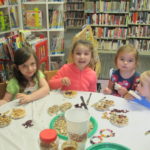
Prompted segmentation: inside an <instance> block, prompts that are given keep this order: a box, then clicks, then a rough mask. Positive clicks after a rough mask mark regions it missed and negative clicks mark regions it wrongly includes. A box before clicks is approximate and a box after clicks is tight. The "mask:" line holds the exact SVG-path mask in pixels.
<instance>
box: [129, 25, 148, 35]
mask: <svg viewBox="0 0 150 150" xmlns="http://www.w3.org/2000/svg"><path fill="white" fill-rule="evenodd" d="M128 35H129V36H133V37H150V26H130V27H129V28H128Z"/></svg>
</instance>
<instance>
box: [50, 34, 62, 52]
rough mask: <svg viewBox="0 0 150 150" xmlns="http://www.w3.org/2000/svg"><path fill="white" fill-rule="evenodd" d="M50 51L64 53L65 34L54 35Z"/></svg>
mask: <svg viewBox="0 0 150 150" xmlns="http://www.w3.org/2000/svg"><path fill="white" fill-rule="evenodd" d="M50 53H51V54H62V53H64V36H63V35H59V36H53V37H51V39H50Z"/></svg>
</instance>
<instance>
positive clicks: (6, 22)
mask: <svg viewBox="0 0 150 150" xmlns="http://www.w3.org/2000/svg"><path fill="white" fill-rule="evenodd" d="M18 14H19V1H18V0H4V1H2V2H1V3H0V36H2V35H4V34H9V33H10V32H13V31H16V30H17V29H19V27H20V21H19V15H18Z"/></svg>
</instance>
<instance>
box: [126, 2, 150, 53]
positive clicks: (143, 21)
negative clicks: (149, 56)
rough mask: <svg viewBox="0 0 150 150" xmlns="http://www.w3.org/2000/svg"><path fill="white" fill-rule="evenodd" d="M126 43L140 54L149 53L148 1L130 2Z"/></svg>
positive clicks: (149, 20) (149, 9)
mask: <svg viewBox="0 0 150 150" xmlns="http://www.w3.org/2000/svg"><path fill="white" fill-rule="evenodd" d="M127 39H128V41H129V42H130V43H132V44H134V45H135V46H136V47H137V48H138V49H139V50H140V52H141V53H144V52H149V51H150V1H149V0H139V1H137V0H135V1H133V0H131V2H130V14H129V23H128V37H127Z"/></svg>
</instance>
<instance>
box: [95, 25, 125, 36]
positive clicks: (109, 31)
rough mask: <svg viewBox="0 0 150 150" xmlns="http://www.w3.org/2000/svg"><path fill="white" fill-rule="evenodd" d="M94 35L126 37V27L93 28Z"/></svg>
mask: <svg viewBox="0 0 150 150" xmlns="http://www.w3.org/2000/svg"><path fill="white" fill-rule="evenodd" d="M95 36H96V37H97V38H107V37H109V38H126V36H127V29H126V28H108V27H105V28H101V27H96V28H95Z"/></svg>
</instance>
